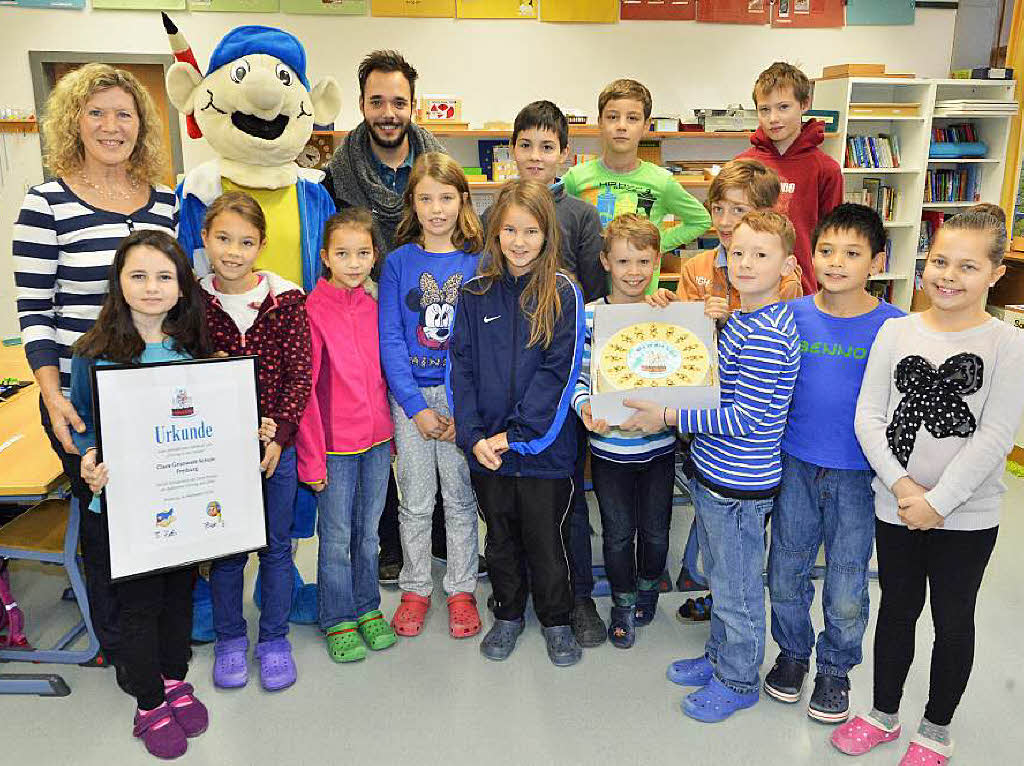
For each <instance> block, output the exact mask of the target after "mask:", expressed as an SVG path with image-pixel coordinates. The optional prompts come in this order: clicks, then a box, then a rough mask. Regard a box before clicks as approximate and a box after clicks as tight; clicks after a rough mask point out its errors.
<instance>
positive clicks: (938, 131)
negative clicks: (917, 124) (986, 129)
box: [932, 122, 978, 144]
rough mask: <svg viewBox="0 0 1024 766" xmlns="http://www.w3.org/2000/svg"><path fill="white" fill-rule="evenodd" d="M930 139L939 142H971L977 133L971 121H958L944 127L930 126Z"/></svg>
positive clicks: (976, 136)
mask: <svg viewBox="0 0 1024 766" xmlns="http://www.w3.org/2000/svg"><path fill="white" fill-rule="evenodd" d="M932 140H934V141H938V142H939V143H954V144H962V143H965V142H968V143H973V142H975V141H977V140H978V134H977V132H976V131H975V130H974V124H973V123H970V122H960V123H957V124H955V125H947V126H946V127H944V128H932Z"/></svg>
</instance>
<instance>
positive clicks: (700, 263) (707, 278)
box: [676, 247, 804, 311]
mask: <svg viewBox="0 0 1024 766" xmlns="http://www.w3.org/2000/svg"><path fill="white" fill-rule="evenodd" d="M719 254H722V255H723V257H724V253H723V252H722V249H721V247H717V248H715V249H714V250H705V251H704V252H702V253H699V254H698V255H695V256H693V258H691V259H690V260H688V261H687V262H686V263H684V264H683V268H682V275H681V276H680V278H679V286H678V287H677V288H676V295H678V296H679V298H680V299H682V300H684V301H702V300H704V299H705V298H707V297H708V296H709V295H717V296H721V297H725V295H726V292H728V295H729V310H730V311H736V310H737V309H739V307H740V294H739V292H737V290H736V288H735V287H733V286H732V285H730V284H729V277H728V275H727V273H726V270H725V266H724V265H720V264H719V262H718V258H719ZM800 277H801V270H800V266H799V265H798V266H797V267H796V269H795V270H794V271H793V273H792V274H790V275H788V276H785V277H783V278H782V281H781V282H780V283H779V297H780V299H781V300H784V301H788V300H790V299H792V298H799V297H801V296H802V295H803V294H804V292H803V288H802V287H801V285H800Z"/></svg>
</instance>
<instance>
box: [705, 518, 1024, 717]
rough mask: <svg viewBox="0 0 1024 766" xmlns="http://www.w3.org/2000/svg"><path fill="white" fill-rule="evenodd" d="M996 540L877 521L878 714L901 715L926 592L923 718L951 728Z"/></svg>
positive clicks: (983, 534)
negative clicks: (929, 641)
mask: <svg viewBox="0 0 1024 766" xmlns="http://www.w3.org/2000/svg"><path fill="white" fill-rule="evenodd" d="M998 533H999V527H992V528H991V529H979V530H974V531H970V532H965V531H957V530H951V529H950V530H946V529H929V530H927V531H921V530H916V531H915V530H910V529H907V528H906V527H904V526H902V525H897V524H887V523H886V522H884V521H879V520H876V522H875V541H876V545H877V546H878V584H879V586H881V589H882V603H881V605H880V606H879V608H878V622H877V624H876V625H875V694H874V705H875V707H876V708H877V709H878V710H881V711H882V712H883V713H889V714H891V715H895V714H896V713H898V712H899V709H900V700H901V699H902V697H903V683H904V682H905V681H906V679H907V673H908V672H909V671H910V666H911V664H912V663H913V662H914V633H915V628H916V627H917V619H918V617H920V616H921V610H922V609H923V608H924V598H925V591H926V590H927V592H928V595H929V597H930V599H931V611H932V624H933V625H934V626H935V643H934V644H933V645H932V662H931V676H930V680H929V684H928V704H927V706H926V707H925V709H924V716H925V718H927V719H928V720H929V721H931V722H932V723H934V724H937V725H939V726H949V724H950V722H951V721H952V720H953V714H954V713H955V712H956V708H957V705H959V704H960V698H961V697H962V696H963V693H964V690H965V689H966V688H967V681H968V680H969V679H970V677H971V667H972V666H973V664H974V608H975V606H976V605H977V601H978V589H979V588H980V587H981V580H982V577H983V576H984V574H985V567H987V566H988V560H989V557H990V556H991V555H992V549H993V548H995V545H996V536H997V535H998ZM716 608H717V604H716ZM1010 672H1011V673H1012V671H1010Z"/></svg>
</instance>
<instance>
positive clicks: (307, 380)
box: [267, 300, 313, 447]
mask: <svg viewBox="0 0 1024 766" xmlns="http://www.w3.org/2000/svg"><path fill="white" fill-rule="evenodd" d="M278 322H279V325H280V327H279V329H278V332H280V333H282V335H283V338H282V341H281V342H282V346H283V348H282V359H283V362H284V370H283V372H282V374H283V377H284V380H283V381H282V384H281V386H282V392H281V395H280V397H279V398H278V407H277V411H276V412H273V413H268V414H267V416H268V417H272V418H273V419H274V420H275V421H276V423H277V433H276V434H275V435H274V441H275V442H277V443H278V444H280V445H281V446H282V447H283V446H285V445H287V444H290V443H292V441H293V439H294V437H295V432H296V431H297V430H298V428H299V421H300V420H302V414H303V412H305V410H306V404H307V403H308V402H309V394H310V391H311V389H312V387H313V376H312V364H311V361H310V356H311V350H310V334H309V318H308V316H307V315H306V306H305V301H304V300H303V301H299V302H297V303H293V304H291V305H289V306H285V307H283V308H282V310H281V311H280V312H279V314H278Z"/></svg>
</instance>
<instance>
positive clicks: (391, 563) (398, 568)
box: [377, 559, 402, 585]
mask: <svg viewBox="0 0 1024 766" xmlns="http://www.w3.org/2000/svg"><path fill="white" fill-rule="evenodd" d="M401 573H402V560H401V559H398V560H395V559H380V560H378V561H377V580H378V581H380V584H381V585H398V575H400V574H401Z"/></svg>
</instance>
